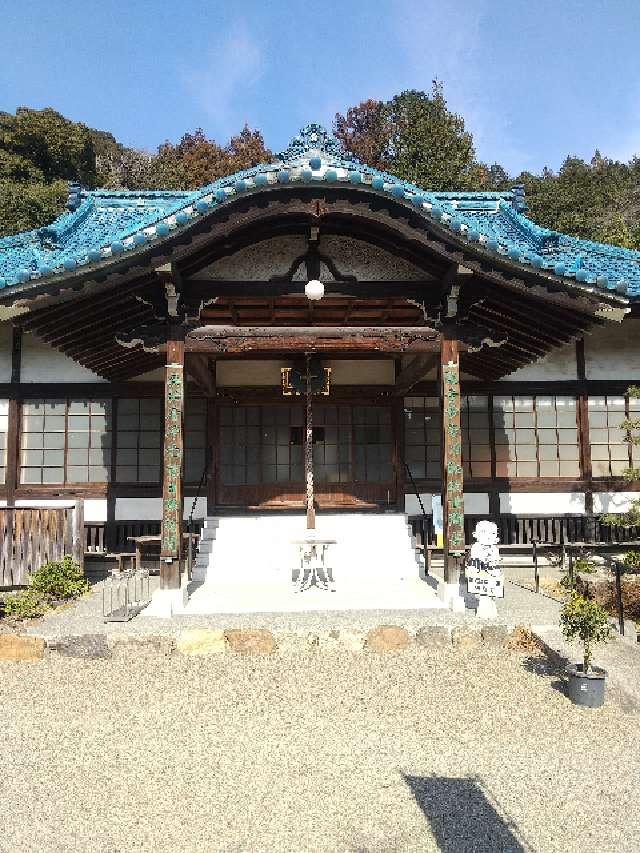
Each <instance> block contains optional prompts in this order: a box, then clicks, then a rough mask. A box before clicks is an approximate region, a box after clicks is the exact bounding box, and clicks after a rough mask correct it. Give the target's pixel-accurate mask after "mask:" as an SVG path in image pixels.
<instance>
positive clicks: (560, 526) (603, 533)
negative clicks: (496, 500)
mask: <svg viewBox="0 0 640 853" xmlns="http://www.w3.org/2000/svg"><path fill="white" fill-rule="evenodd" d="M481 520H487V521H495V522H496V523H497V525H498V536H499V538H500V543H501V544H502V545H528V544H530V543H531V542H532V541H533V540H534V539H535V540H536V541H537V542H542V543H545V544H547V545H571V544H573V543H583V542H587V543H592V544H599V545H614V544H617V543H624V542H637V540H638V539H639V538H640V527H612V526H611V525H605V524H601V523H600V522H599V521H598V519H597V518H596V519H589V518H588V517H587V516H586V515H561V516H560V515H556V516H551V515H545V516H540V515H536V516H522V515H521V516H516V515H507V514H503V515H500V516H499V517H498V518H493V517H492V516H490V515H466V516H465V519H464V527H465V540H466V542H467V544H471V543H472V542H473V535H472V534H473V530H474V528H475V526H476V524H477V522H478V521H481ZM410 522H411V526H412V528H413V532H414V534H417V535H418V538H419V539H420V543H421V544H425V545H435V544H436V534H435V531H434V529H433V517H432V516H431V515H427V516H426V517H423V516H412V517H411V519H410Z"/></svg>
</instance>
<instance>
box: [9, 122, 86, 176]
mask: <svg viewBox="0 0 640 853" xmlns="http://www.w3.org/2000/svg"><path fill="white" fill-rule="evenodd" d="M0 150H2V151H4V152H6V153H8V154H10V155H14V156H17V157H20V158H23V159H24V160H26V161H28V162H29V163H31V164H32V165H33V167H35V168H36V169H38V170H39V171H40V173H41V175H42V180H43V181H44V182H46V183H50V182H51V181H55V180H57V179H59V178H63V179H65V180H77V181H80V182H81V183H83V184H85V185H86V186H94V185H95V180H96V169H95V150H94V146H93V140H92V138H91V133H90V132H89V129H88V128H87V127H86V126H85V125H84V124H80V123H78V122H73V121H70V120H69V119H67V118H65V117H64V116H62V115H60V113H58V112H56V111H55V110H52V109H51V108H50V107H47V108H46V109H44V110H32V109H29V108H27V107H19V108H18V109H17V110H16V113H15V115H11V114H10V113H1V114H0Z"/></svg>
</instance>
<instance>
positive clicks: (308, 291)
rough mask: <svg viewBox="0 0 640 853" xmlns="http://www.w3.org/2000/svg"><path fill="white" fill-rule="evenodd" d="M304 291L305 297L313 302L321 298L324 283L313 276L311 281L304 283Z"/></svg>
mask: <svg viewBox="0 0 640 853" xmlns="http://www.w3.org/2000/svg"><path fill="white" fill-rule="evenodd" d="M304 292H305V296H306V297H307V299H309V300H311V301H312V302H315V301H316V300H317V299H322V297H323V296H324V284H323V283H322V282H321V281H318V280H317V279H315V278H313V279H311V281H308V282H307V283H306V285H305V287H304Z"/></svg>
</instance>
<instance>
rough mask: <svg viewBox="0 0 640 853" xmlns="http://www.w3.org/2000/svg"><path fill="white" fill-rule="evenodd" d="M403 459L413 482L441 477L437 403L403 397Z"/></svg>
mask: <svg viewBox="0 0 640 853" xmlns="http://www.w3.org/2000/svg"><path fill="white" fill-rule="evenodd" d="M404 458H405V462H406V463H407V465H408V466H409V470H410V471H411V474H412V476H413V477H414V478H416V479H422V478H425V477H429V478H431V477H433V478H437V477H440V474H441V472H440V402H439V400H438V398H437V397H405V399H404Z"/></svg>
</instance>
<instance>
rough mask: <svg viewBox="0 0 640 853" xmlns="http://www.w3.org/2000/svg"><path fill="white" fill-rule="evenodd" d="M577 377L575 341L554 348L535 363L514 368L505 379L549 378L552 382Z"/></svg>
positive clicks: (530, 379) (529, 379)
mask: <svg viewBox="0 0 640 853" xmlns="http://www.w3.org/2000/svg"><path fill="white" fill-rule="evenodd" d="M576 378H577V368H576V345H575V343H571V344H567V345H566V346H564V347H559V348H558V349H554V350H552V351H551V352H550V353H549V355H547V356H545V357H544V358H541V359H539V360H538V361H535V362H534V363H533V364H527V365H526V366H525V367H521V368H519V369H518V370H514V372H513V373H510V374H509V375H508V376H505V380H506V381H507V382H512V381H514V380H522V381H537V380H543V381H544V380H548V381H550V382H554V381H561V380H563V379H576Z"/></svg>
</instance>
